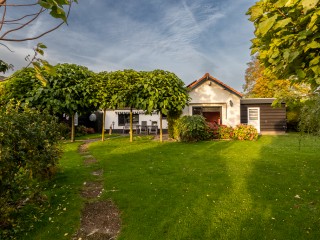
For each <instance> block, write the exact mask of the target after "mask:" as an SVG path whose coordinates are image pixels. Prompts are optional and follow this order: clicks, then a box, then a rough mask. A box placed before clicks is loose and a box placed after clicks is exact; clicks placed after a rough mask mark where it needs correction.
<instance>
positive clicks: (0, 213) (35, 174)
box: [0, 104, 61, 239]
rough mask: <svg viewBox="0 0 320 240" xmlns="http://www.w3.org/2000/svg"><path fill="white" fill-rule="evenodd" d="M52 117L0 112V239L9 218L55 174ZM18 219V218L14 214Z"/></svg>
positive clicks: (6, 231) (55, 126)
mask: <svg viewBox="0 0 320 240" xmlns="http://www.w3.org/2000/svg"><path fill="white" fill-rule="evenodd" d="M59 131H60V129H59V124H58V123H57V120H56V118H55V117H53V116H51V115H49V114H48V113H46V112H39V111H36V110H33V109H29V108H28V107H27V106H25V107H24V108H23V109H21V108H20V106H19V105H17V106H14V105H12V104H9V105H8V106H7V107H1V108H0V229H1V230H0V239H2V238H3V239H7V238H8V234H9V233H10V231H11V230H12V229H13V228H12V227H13V226H15V231H17V229H18V227H17V226H19V225H18V224H17V220H16V219H15V218H14V217H13V216H14V215H15V214H16V213H18V212H19V211H20V209H21V208H22V207H23V205H24V203H25V202H26V201H31V200H32V199H34V198H35V197H37V194H38V193H39V191H40V187H41V185H42V182H43V180H45V179H49V178H50V177H51V176H52V175H53V173H54V172H55V166H56V164H57V162H58V159H59V157H60V154H61V150H60V147H59V145H58V142H59V140H60V139H61V136H60V133H59ZM17 215H18V214H17Z"/></svg>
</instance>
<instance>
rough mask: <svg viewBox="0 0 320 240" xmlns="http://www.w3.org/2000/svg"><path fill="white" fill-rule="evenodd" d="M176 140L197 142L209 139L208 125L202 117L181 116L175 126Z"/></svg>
mask: <svg viewBox="0 0 320 240" xmlns="http://www.w3.org/2000/svg"><path fill="white" fill-rule="evenodd" d="M177 133H178V140H180V141H182V142H197V141H201V140H206V139H208V138H209V134H208V125H207V123H206V120H205V118H204V117H203V116H200V115H193V116H183V117H181V118H180V119H179V121H178V124H177Z"/></svg>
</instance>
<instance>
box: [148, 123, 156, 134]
mask: <svg viewBox="0 0 320 240" xmlns="http://www.w3.org/2000/svg"><path fill="white" fill-rule="evenodd" d="M149 133H151V134H152V133H154V134H156V135H157V134H158V123H157V121H152V122H151V126H150V129H149Z"/></svg>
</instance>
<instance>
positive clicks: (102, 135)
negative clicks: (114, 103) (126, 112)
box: [101, 109, 106, 142]
mask: <svg viewBox="0 0 320 240" xmlns="http://www.w3.org/2000/svg"><path fill="white" fill-rule="evenodd" d="M105 125H106V109H103V115H102V133H101V141H102V142H103V141H104V127H105Z"/></svg>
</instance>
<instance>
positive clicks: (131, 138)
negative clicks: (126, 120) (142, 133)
mask: <svg viewBox="0 0 320 240" xmlns="http://www.w3.org/2000/svg"><path fill="white" fill-rule="evenodd" d="M132 127H133V126H132V108H130V142H132V141H133V134H132Z"/></svg>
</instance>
